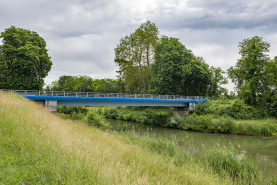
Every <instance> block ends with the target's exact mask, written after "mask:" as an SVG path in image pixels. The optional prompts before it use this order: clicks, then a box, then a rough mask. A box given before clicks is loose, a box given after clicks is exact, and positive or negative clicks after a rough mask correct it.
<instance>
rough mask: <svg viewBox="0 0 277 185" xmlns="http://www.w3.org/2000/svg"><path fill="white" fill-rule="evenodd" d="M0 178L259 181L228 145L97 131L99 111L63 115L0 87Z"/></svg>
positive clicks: (40, 181) (249, 165)
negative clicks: (186, 147) (199, 145)
mask: <svg viewBox="0 0 277 185" xmlns="http://www.w3.org/2000/svg"><path fill="white" fill-rule="evenodd" d="M0 105H1V106H0V171H1V173H0V184H23V183H24V184H230V183H231V184H232V183H238V184H261V183H272V184H273V183H276V179H275V180H274V179H273V180H271V181H267V180H266V179H264V178H263V177H262V175H261V174H259V173H258V170H257V167H256V166H255V165H254V164H253V162H251V161H249V160H248V159H246V158H242V159H237V158H236V156H235V155H234V153H233V152H230V151H221V150H218V151H211V152H207V153H204V154H203V153H195V154H194V155H192V154H190V153H189V152H183V151H182V150H181V149H180V148H179V147H177V146H176V145H175V144H174V143H171V142H170V141H164V140H155V139H151V138H140V137H137V136H136V135H134V134H133V133H124V134H116V133H112V132H110V131H101V130H98V129H96V128H94V127H90V126H88V125H87V124H84V122H87V123H88V124H92V125H94V124H95V123H92V122H91V120H95V121H96V122H97V124H96V126H97V125H98V124H99V123H100V125H103V124H102V121H103V120H101V115H98V114H96V112H91V111H89V112H87V113H86V116H85V118H84V119H83V120H84V122H80V121H70V120H63V119H61V118H59V117H57V116H55V115H53V114H52V113H50V112H48V111H47V110H45V109H44V108H43V107H40V106H39V105H36V104H35V103H33V102H30V101H28V100H25V99H23V98H19V97H16V96H14V95H11V94H3V93H1V92H0Z"/></svg>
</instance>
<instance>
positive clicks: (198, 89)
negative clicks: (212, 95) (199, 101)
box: [182, 51, 211, 96]
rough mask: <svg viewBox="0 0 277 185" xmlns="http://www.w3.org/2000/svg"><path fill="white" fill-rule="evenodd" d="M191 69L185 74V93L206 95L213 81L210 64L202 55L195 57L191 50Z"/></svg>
mask: <svg viewBox="0 0 277 185" xmlns="http://www.w3.org/2000/svg"><path fill="white" fill-rule="evenodd" d="M190 55H191V57H190V59H191V60H190V61H189V65H190V68H189V69H190V71H189V72H188V73H187V74H186V75H185V79H184V84H183V92H182V94H184V95H190V96H206V95H207V93H208V88H209V84H210V82H211V72H210V70H209V65H208V64H207V63H205V61H204V59H203V58H202V57H195V56H194V55H193V54H192V52H191V51H190Z"/></svg>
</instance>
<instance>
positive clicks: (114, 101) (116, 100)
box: [10, 90, 206, 111]
mask: <svg viewBox="0 0 277 185" xmlns="http://www.w3.org/2000/svg"><path fill="white" fill-rule="evenodd" d="M10 91H12V92H14V93H16V94H18V95H20V96H23V97H25V98H27V99H29V100H33V101H36V102H38V103H40V104H42V105H44V106H45V107H46V108H48V109H49V110H52V111H56V108H57V106H165V107H173V108H176V110H177V109H178V108H179V109H180V108H189V107H194V105H195V103H204V102H205V99H206V97H202V96H180V95H153V94H125V93H94V92H61V91H30V90H10ZM179 109H178V110H179Z"/></svg>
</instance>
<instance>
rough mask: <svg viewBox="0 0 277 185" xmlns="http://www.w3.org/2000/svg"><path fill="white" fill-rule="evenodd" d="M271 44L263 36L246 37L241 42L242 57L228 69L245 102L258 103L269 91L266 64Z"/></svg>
mask: <svg viewBox="0 0 277 185" xmlns="http://www.w3.org/2000/svg"><path fill="white" fill-rule="evenodd" d="M269 47H270V44H269V43H267V42H264V41H263V40H262V38H261V37H258V36H255V37H253V38H251V39H244V40H243V41H242V42H240V43H239V49H240V51H239V53H240V54H241V58H240V59H238V62H237V64H236V66H235V67H231V68H229V69H228V75H229V77H230V78H231V79H232V82H233V83H235V84H236V88H237V90H238V95H239V97H240V98H242V99H243V100H244V101H245V103H247V104H250V105H257V102H258V99H259V97H262V96H263V95H264V94H266V93H267V91H268V90H269V89H268V85H269V84H268V79H267V78H266V66H267V63H268V62H269V60H270V59H269V57H268V55H267V54H266V53H267V52H269Z"/></svg>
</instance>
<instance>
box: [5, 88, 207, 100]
mask: <svg viewBox="0 0 277 185" xmlns="http://www.w3.org/2000/svg"><path fill="white" fill-rule="evenodd" d="M1 91H5V92H12V93H16V94H18V95H20V96H27V95H28V96H66V97H105V98H147V99H190V100H205V99H211V98H209V97H204V96H184V95H157V94H126V93H100V92H68V91H36V90H1Z"/></svg>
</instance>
